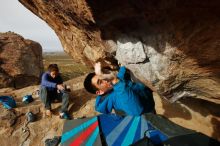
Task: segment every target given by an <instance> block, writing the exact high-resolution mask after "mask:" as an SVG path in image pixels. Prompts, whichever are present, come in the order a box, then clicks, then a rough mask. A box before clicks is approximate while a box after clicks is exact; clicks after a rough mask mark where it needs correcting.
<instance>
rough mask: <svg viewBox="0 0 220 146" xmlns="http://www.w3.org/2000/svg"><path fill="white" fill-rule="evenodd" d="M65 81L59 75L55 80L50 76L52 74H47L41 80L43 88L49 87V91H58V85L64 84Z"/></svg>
mask: <svg viewBox="0 0 220 146" xmlns="http://www.w3.org/2000/svg"><path fill="white" fill-rule="evenodd" d="M62 83H63V80H62V78H61V76H60V74H58V75H57V76H56V77H55V78H52V77H51V76H50V72H45V73H44V74H43V75H42V78H41V86H44V87H47V89H48V90H49V91H57V84H62Z"/></svg>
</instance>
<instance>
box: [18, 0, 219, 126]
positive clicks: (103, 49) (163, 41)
mask: <svg viewBox="0 0 220 146" xmlns="http://www.w3.org/2000/svg"><path fill="white" fill-rule="evenodd" d="M19 1H20V2H21V3H22V4H23V5H24V6H26V7H27V8H28V9H29V10H31V11H32V12H33V13H35V14H36V15H38V16H39V17H40V18H42V19H43V20H45V21H46V22H47V23H48V25H50V26H51V28H52V29H54V31H55V32H56V34H57V35H58V37H59V38H60V41H61V43H62V45H63V47H64V50H65V51H66V52H67V53H68V54H70V55H71V56H73V58H74V59H75V60H77V61H82V62H84V63H85V64H87V65H91V64H92V63H93V62H94V61H95V60H97V59H99V58H101V59H108V60H110V61H111V62H114V61H115V59H117V60H118V61H119V62H120V63H121V64H123V65H126V67H127V68H129V69H130V70H131V71H133V73H134V75H135V76H136V77H137V78H138V79H140V80H141V81H143V82H144V83H145V84H147V85H149V86H151V87H153V88H154V89H155V91H157V92H158V94H159V95H160V96H161V97H164V98H166V99H168V100H169V101H171V102H174V101H177V100H179V102H181V104H182V105H184V106H186V107H187V109H189V110H190V111H192V112H189V115H190V118H189V119H191V120H192V122H193V121H194V122H198V121H207V123H209V124H210V122H211V121H214V122H211V125H212V126H210V127H209V130H210V129H216V128H219V120H216V119H219V117H220V115H219V109H220V108H219V107H220V35H219V34H220V9H219V7H220V2H219V1H218V0H213V1H208V0H204V1H201V0H191V1H185V0H166V1H165V0H157V1H155V0H148V1H144V0H120V1H119V0H111V1H107V0H106V1H105V0H92V1H89V0H81V1H75V0H72V1H71V0H70V1H48V0H35V1H30V0H19ZM203 105H206V106H205V108H206V110H203V108H204V107H203ZM171 107H173V111H175V106H171ZM180 107H182V108H183V109H184V107H183V106H180ZM195 107H198V108H195ZM209 107H215V109H210V108H209ZM165 110H166V109H165ZM203 112H204V113H203ZM165 113H166V112H164V114H165ZM173 114H174V115H173V116H175V113H173ZM197 114H199V116H200V118H198V119H199V120H196V119H197V116H196V115H197ZM209 114H210V119H213V120H207V119H206V116H207V115H209ZM167 116H172V115H169V114H168V115H167ZM201 123H203V126H204V127H206V126H207V123H204V122H201ZM194 124H197V123H194ZM200 128H202V127H200Z"/></svg>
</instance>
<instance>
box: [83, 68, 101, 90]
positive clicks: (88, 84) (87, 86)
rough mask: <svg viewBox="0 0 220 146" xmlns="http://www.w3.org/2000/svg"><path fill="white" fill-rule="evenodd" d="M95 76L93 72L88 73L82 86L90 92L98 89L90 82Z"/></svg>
mask: <svg viewBox="0 0 220 146" xmlns="http://www.w3.org/2000/svg"><path fill="white" fill-rule="evenodd" d="M94 76H95V73H94V72H93V73H89V74H88V75H87V76H86V78H85V80H84V87H85V89H86V90H87V91H88V92H90V93H92V94H96V91H97V90H98V89H97V88H96V87H95V86H94V85H93V84H92V78H93V77H94Z"/></svg>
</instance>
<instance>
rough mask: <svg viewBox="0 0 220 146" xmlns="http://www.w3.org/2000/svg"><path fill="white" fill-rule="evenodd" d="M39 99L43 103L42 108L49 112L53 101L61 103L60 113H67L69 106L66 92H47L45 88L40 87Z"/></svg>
mask: <svg viewBox="0 0 220 146" xmlns="http://www.w3.org/2000/svg"><path fill="white" fill-rule="evenodd" d="M40 98H41V101H42V102H43V103H44V107H45V108H46V109H48V110H51V103H52V102H53V101H54V100H59V101H62V106H61V109H60V112H67V111H68V106H69V94H68V93H66V92H60V93H57V91H49V90H48V89H47V87H44V86H41V87H40Z"/></svg>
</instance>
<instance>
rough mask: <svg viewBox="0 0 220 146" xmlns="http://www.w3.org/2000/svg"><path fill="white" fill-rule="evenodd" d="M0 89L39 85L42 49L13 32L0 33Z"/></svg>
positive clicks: (41, 68)
mask: <svg viewBox="0 0 220 146" xmlns="http://www.w3.org/2000/svg"><path fill="white" fill-rule="evenodd" d="M0 61H1V62H0V88H4V87H15V88H22V87H26V86H29V85H34V84H37V83H39V77H40V75H41V73H42V72H43V59H42V48H41V46H40V44H39V43H37V42H34V41H31V40H26V39H24V38H23V37H22V36H20V35H18V34H15V33H13V32H7V33H0Z"/></svg>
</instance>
